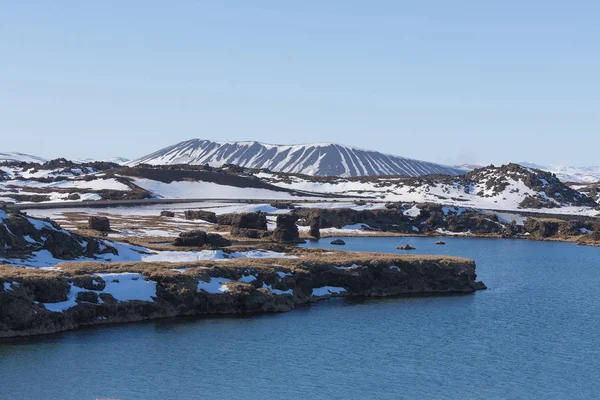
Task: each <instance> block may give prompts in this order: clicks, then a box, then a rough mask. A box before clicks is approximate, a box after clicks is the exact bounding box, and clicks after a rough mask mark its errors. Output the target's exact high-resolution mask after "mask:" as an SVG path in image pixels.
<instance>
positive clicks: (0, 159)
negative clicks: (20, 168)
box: [0, 152, 46, 163]
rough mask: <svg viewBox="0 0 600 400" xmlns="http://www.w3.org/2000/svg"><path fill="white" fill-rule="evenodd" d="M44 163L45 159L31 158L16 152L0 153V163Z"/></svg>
mask: <svg viewBox="0 0 600 400" xmlns="http://www.w3.org/2000/svg"><path fill="white" fill-rule="evenodd" d="M21 162H27V163H44V162H46V159H44V158H42V157H37V156H32V155H29V154H23V153H17V152H8V153H0V163H21Z"/></svg>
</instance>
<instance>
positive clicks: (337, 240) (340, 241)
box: [330, 239, 346, 246]
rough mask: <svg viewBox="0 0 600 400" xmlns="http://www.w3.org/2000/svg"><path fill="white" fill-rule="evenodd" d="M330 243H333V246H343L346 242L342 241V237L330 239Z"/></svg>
mask: <svg viewBox="0 0 600 400" xmlns="http://www.w3.org/2000/svg"><path fill="white" fill-rule="evenodd" d="M330 244H333V245H335V246H344V245H345V244H346V242H344V241H343V240H342V239H335V240H332V241H331V243H330Z"/></svg>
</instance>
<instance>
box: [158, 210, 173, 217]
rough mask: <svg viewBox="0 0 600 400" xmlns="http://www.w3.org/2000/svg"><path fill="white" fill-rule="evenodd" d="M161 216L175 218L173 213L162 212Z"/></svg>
mask: <svg viewBox="0 0 600 400" xmlns="http://www.w3.org/2000/svg"><path fill="white" fill-rule="evenodd" d="M160 216H161V217H169V218H173V217H174V216H175V213H174V212H173V211H161V212H160Z"/></svg>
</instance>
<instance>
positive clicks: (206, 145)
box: [128, 139, 465, 177]
mask: <svg viewBox="0 0 600 400" xmlns="http://www.w3.org/2000/svg"><path fill="white" fill-rule="evenodd" d="M128 164H129V165H139V164H150V165H173V164H192V165H203V164H208V165H210V166H213V167H220V166H222V165H225V164H235V165H239V166H242V167H246V168H259V169H260V168H267V169H269V170H271V171H275V172H286V173H295V174H305V175H317V176H340V177H354V176H376V175H406V176H422V175H429V174H443V175H459V174H463V173H464V172H465V171H462V170H460V169H457V168H453V167H449V166H446V165H440V164H435V163H431V162H426V161H419V160H413V159H410V158H405V157H400V156H394V155H387V154H383V153H379V152H376V151H369V150H362V149H357V148H354V147H348V146H342V145H338V144H333V143H316V144H301V145H272V144H264V143H259V142H212V141H210V140H201V139H192V140H187V141H185V142H181V143H177V144H175V145H172V146H169V147H165V148H164V149H161V150H158V151H156V152H154V153H152V154H149V155H147V156H144V157H141V158H139V159H137V160H134V161H132V162H130V163H128Z"/></svg>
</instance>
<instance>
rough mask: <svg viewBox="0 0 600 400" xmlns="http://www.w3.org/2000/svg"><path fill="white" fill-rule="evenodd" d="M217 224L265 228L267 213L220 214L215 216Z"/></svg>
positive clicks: (245, 227) (262, 229) (243, 227)
mask: <svg viewBox="0 0 600 400" xmlns="http://www.w3.org/2000/svg"><path fill="white" fill-rule="evenodd" d="M217 223H218V224H219V225H229V226H231V227H233V228H240V229H257V230H261V231H266V230H267V214H265V213H263V212H250V213H242V214H221V215H219V216H217Z"/></svg>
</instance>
